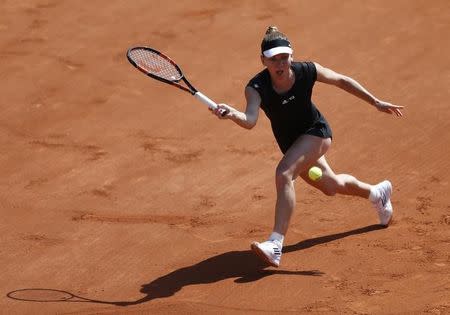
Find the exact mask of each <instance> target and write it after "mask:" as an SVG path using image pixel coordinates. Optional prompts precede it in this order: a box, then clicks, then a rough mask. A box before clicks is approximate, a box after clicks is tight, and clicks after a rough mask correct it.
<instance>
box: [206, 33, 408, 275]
mask: <svg viewBox="0 0 450 315" xmlns="http://www.w3.org/2000/svg"><path fill="white" fill-rule="evenodd" d="M292 53H293V50H292V47H291V43H290V41H289V39H288V38H287V37H286V35H284V34H283V33H281V32H280V31H279V30H278V29H277V28H276V27H275V26H271V27H269V28H268V29H267V31H266V34H265V36H264V38H263V40H262V43H261V62H262V64H263V65H264V66H265V69H264V70H263V71H261V72H260V73H258V74H257V75H256V76H255V77H253V78H252V79H251V80H250V81H249V83H248V85H247V86H246V88H245V98H246V101H247V105H246V110H245V112H241V111H238V110H237V109H235V108H233V107H231V106H229V105H226V104H219V106H218V108H217V109H215V110H213V111H212V112H213V113H214V114H215V115H216V116H217V117H219V118H220V119H230V120H232V121H233V122H235V123H236V124H238V125H239V126H241V127H243V128H246V129H251V128H253V127H254V126H255V124H256V122H257V120H258V114H259V109H260V108H261V109H262V110H263V111H264V113H265V114H266V115H267V117H268V118H269V120H270V122H271V125H272V131H273V133H274V136H275V139H276V141H277V143H278V145H279V147H280V149H281V151H282V152H283V154H284V156H283V158H282V159H281V161H280V162H279V164H278V166H277V168H276V189H277V200H276V204H275V223H274V227H273V231H272V234H271V235H270V236H269V238H268V240H267V241H265V242H263V243H258V242H253V243H252V244H251V248H252V250H253V251H254V252H255V253H256V254H257V255H258V256H260V257H261V258H262V259H263V260H265V261H266V262H267V263H268V264H269V265H271V266H274V267H278V266H279V264H280V259H281V252H282V247H283V241H284V237H285V235H286V233H287V230H288V226H289V221H290V219H291V216H292V213H293V210H294V206H295V190H294V181H295V179H296V178H297V177H298V176H300V177H301V178H302V179H303V180H305V181H306V182H307V183H308V184H310V185H312V186H314V187H316V188H317V189H319V190H321V191H322V192H323V193H325V194H326V195H329V196H333V195H335V194H344V195H351V196H359V197H362V198H366V199H369V200H370V201H371V202H372V203H373V205H374V207H375V209H376V210H377V212H378V216H379V220H380V224H381V225H384V226H387V225H389V222H390V221H391V218H392V213H393V210H392V204H391V201H390V198H391V194H392V185H391V183H390V182H389V181H388V180H385V181H382V182H381V183H378V184H376V185H370V184H368V183H365V182H362V181H360V180H358V179H356V178H355V177H353V176H351V175H348V174H335V173H334V172H333V170H332V169H331V167H330V166H329V165H328V163H327V160H326V158H325V153H326V152H327V150H328V149H329V147H330V145H331V140H332V132H331V128H330V126H329V124H328V122H327V121H326V119H325V117H324V116H323V115H322V114H321V113H320V112H319V110H318V109H317V107H316V106H315V105H314V103H313V102H312V101H311V95H312V91H313V87H314V83H315V82H316V81H319V82H322V83H326V84H331V85H335V86H337V87H339V88H341V89H343V90H344V91H347V92H348V93H350V94H352V95H354V96H356V97H358V98H360V99H362V100H364V101H366V102H367V103H369V104H370V105H372V106H374V107H375V108H376V109H377V110H379V111H381V112H384V113H388V114H395V115H397V116H402V112H401V109H402V108H403V106H396V105H392V104H390V103H388V102H385V101H382V100H379V99H378V98H376V97H375V96H373V95H372V94H371V93H369V92H368V91H367V90H366V89H365V88H364V87H363V86H362V85H361V84H359V83H358V82H357V81H356V80H354V79H352V78H350V77H348V76H345V75H342V74H339V73H337V72H335V71H333V70H331V69H328V68H325V67H323V66H321V65H320V64H318V63H315V62H294V61H293V57H292ZM224 110H225V111H226V114H225V115H223V111H224ZM312 166H317V167H319V168H320V169H321V170H322V174H323V175H322V178H321V179H320V180H318V181H313V180H311V179H310V178H309V177H308V170H309V168H310V167H312Z"/></svg>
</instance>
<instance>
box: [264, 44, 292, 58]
mask: <svg viewBox="0 0 450 315" xmlns="http://www.w3.org/2000/svg"><path fill="white" fill-rule="evenodd" d="M292 52H293V50H292V48H291V47H287V46H278V47H274V48H271V49H268V50H265V51H263V55H264V57H266V58H271V57H273V56H275V55H279V54H292Z"/></svg>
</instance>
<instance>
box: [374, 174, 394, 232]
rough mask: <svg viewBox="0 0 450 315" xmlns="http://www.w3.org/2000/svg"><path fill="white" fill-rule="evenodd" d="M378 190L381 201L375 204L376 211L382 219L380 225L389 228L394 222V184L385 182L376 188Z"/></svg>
mask: <svg viewBox="0 0 450 315" xmlns="http://www.w3.org/2000/svg"><path fill="white" fill-rule="evenodd" d="M375 188H376V189H377V190H378V195H379V199H378V200H377V201H376V202H374V203H373V205H374V207H375V209H376V210H377V212H378V217H379V218H380V224H381V225H384V226H388V225H389V223H390V222H391V220H392V214H393V209H392V203H391V195H392V184H391V182H390V181H388V180H385V181H383V182H381V183H379V184H377V185H376V186H375Z"/></svg>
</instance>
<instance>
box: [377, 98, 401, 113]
mask: <svg viewBox="0 0 450 315" xmlns="http://www.w3.org/2000/svg"><path fill="white" fill-rule="evenodd" d="M374 105H375V107H376V108H377V109H378V110H379V111H380V112H384V113H388V114H395V115H397V116H398V117H401V116H403V113H402V111H401V109H403V108H404V106H399V105H393V104H391V103H388V102H385V101H380V100H376V101H375V104H374Z"/></svg>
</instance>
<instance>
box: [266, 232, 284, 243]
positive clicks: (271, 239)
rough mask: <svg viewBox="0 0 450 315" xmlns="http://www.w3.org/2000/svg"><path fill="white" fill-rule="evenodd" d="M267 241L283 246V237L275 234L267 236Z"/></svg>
mask: <svg viewBox="0 0 450 315" xmlns="http://www.w3.org/2000/svg"><path fill="white" fill-rule="evenodd" d="M269 241H278V242H280V244H281V246H283V241H284V235H281V234H280V233H277V232H272V234H270V236H269Z"/></svg>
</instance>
